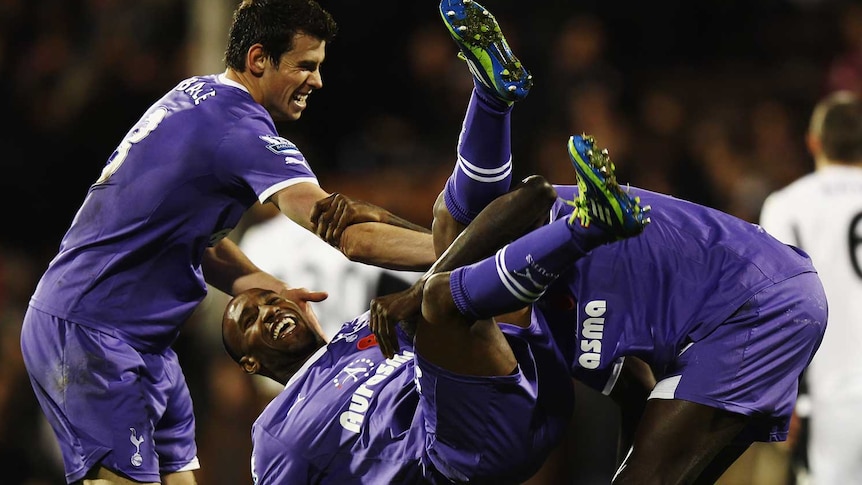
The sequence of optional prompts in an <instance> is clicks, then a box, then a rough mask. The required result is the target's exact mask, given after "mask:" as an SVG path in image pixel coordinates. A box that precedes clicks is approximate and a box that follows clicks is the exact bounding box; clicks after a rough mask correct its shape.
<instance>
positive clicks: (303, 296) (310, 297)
mask: <svg viewBox="0 0 862 485" xmlns="http://www.w3.org/2000/svg"><path fill="white" fill-rule="evenodd" d="M278 293H279V294H280V295H281V296H283V297H284V298H286V299H288V300H291V301H293V302H295V303H296V304H297V306H299V308H300V309H301V310H302V311H303V313H305V316H306V319H307V320H308V321H309V322H311V323H313V324H314V325H316V326H317V327H318V328H322V327H321V326H320V321H319V320H318V319H317V314H316V313H314V310H313V309H312V308H311V303H313V302H319V301H323V300H325V299H327V298H328V297H329V293H327V292H325V291H311V290H308V289H305V288H284V289H282V290H280V291H279V292H278Z"/></svg>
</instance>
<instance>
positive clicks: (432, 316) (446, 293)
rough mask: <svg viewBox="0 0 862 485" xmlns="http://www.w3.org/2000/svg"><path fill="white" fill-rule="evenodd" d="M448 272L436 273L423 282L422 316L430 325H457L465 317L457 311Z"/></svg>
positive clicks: (463, 320)
mask: <svg viewBox="0 0 862 485" xmlns="http://www.w3.org/2000/svg"><path fill="white" fill-rule="evenodd" d="M449 274H450V273H448V272H446V273H438V274H435V275H433V276H431V277H430V278H428V281H427V282H426V283H425V288H424V290H423V293H422V316H423V318H425V320H426V321H427V322H428V323H430V324H432V325H457V324H462V323H464V322H465V321H466V319H467V317H465V316H464V315H462V314H461V313H460V312H459V311H458V307H457V306H455V302H454V300H453V299H452V292H451V290H450V289H449Z"/></svg>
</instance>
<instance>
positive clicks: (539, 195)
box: [521, 175, 557, 208]
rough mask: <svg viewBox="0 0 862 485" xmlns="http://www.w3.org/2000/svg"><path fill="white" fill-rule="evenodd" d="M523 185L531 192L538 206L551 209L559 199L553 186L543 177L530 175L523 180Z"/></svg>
mask: <svg viewBox="0 0 862 485" xmlns="http://www.w3.org/2000/svg"><path fill="white" fill-rule="evenodd" d="M521 184H522V185H523V186H524V188H525V189H526V190H528V191H529V192H530V194H531V196H532V197H533V198H534V199H535V202H536V203H537V204H541V205H543V206H547V207H549V208H550V206H551V205H552V204H553V203H554V201H555V200H556V199H557V191H556V189H554V186H553V184H551V183H550V182H548V180H547V179H545V177H542V176H541V175H530V176H529V177H527V178H525V179H524V180H522V181H521Z"/></svg>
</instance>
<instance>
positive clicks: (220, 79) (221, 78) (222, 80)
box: [218, 73, 248, 92]
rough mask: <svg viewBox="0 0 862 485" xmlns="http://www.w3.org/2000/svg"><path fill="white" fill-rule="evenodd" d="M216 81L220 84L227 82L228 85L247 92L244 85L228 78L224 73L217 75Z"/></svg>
mask: <svg viewBox="0 0 862 485" xmlns="http://www.w3.org/2000/svg"><path fill="white" fill-rule="evenodd" d="M218 82H220V83H222V84H227V85H228V86H233V87H235V88H239V89H242V90H243V91H245V92H248V89H246V87H245V86H243V85H242V84H240V83H238V82H236V81H232V80H230V79H228V78H227V76H225V75H224V73H221V74H219V75H218Z"/></svg>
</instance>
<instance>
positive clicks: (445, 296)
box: [370, 0, 827, 484]
mask: <svg viewBox="0 0 862 485" xmlns="http://www.w3.org/2000/svg"><path fill="white" fill-rule="evenodd" d="M443 3H444V5H445V7H444V5H441V9H443V13H444V18H446V17H447V15H448V16H449V20H448V21H447V25H449V26H450V31H451V32H452V35H453V38H454V39H455V40H456V42H457V43H458V44H459V47H460V48H461V51H462V53H463V54H464V57H466V58H467V60H468V61H469V62H470V64H471V70H472V71H473V73H474V75H476V74H477V73H479V74H481V73H482V72H483V67H482V66H484V65H486V63H484V62H483V61H484V60H485V59H484V58H483V56H482V49H481V40H479V41H477V42H474V41H473V40H471V39H481V33H480V31H474V27H476V25H474V23H472V22H470V21H469V20H468V21H466V22H463V21H462V18H461V17H462V16H461V15H459V13H458V12H460V11H461V10H463V9H465V8H466V9H468V10H469V9H474V8H475V9H476V10H477V12H479V13H478V15H481V14H482V12H483V11H484V9H482V8H481V7H480V6H477V4H475V2H471V1H470V0H452V1H451V2H450V1H449V0H444V2H443ZM450 3H451V5H450ZM474 34H476V35H475V37H474ZM492 74H493V73H492ZM468 116H469V114H468ZM484 135H485V137H484V139H483V141H484V143H487V144H493V143H494V140H493V136H494V133H493V131H492V130H486V131H485V132H484ZM498 135H499V133H498ZM508 142H509V134H508V133H503V134H502V136H501V137H498V139H497V141H496V143H499V144H502V145H503V146H506V145H507V144H508ZM464 148H465V147H464V146H460V147H459V164H458V165H457V166H456V170H455V173H454V174H453V177H452V178H451V179H450V182H449V184H448V185H447V188H446V194H445V195H444V197H443V198H442V199H441V200H442V201H443V202H444V203H445V205H446V210H447V211H448V212H450V213H452V215H454V216H456V217H457V215H458V214H461V213H463V214H475V213H477V212H478V211H479V210H481V209H482V208H483V206H482V199H478V198H468V197H463V196H462V195H461V194H459V191H458V190H453V187H454V188H455V189H457V184H458V183H459V181H466V180H468V179H469V178H471V177H473V176H474V175H476V174H491V173H495V167H502V164H495V162H498V161H499V160H496V161H495V160H493V159H491V160H487V161H483V160H482V159H481V157H478V156H468V155H467V154H465V153H464ZM568 152H569V156H570V159H571V161H572V163H573V165H574V169H575V171H576V173H577V176H578V185H577V186H554V188H555V190H556V193H557V194H558V196H559V198H558V199H557V200H556V201H555V202H554V204H553V207H552V208H551V210H550V211H549V218H548V221H547V223H546V224H545V225H544V226H542V227H540V228H538V229H536V230H534V231H532V232H530V233H528V234H527V235H525V236H523V237H521V238H518V239H516V240H514V241H511V240H510V239H509V236H511V234H510V233H509V232H508V231H505V229H506V227H507V225H508V224H509V223H510V218H509V214H512V213H517V210H516V209H513V208H511V207H508V208H507V207H505V206H498V207H495V210H494V211H493V212H492V213H489V212H488V211H483V212H481V213H480V215H479V216H477V217H476V218H475V219H473V220H472V222H471V224H470V225H469V226H468V227H467V228H466V229H465V230H464V232H463V233H462V234H461V235H460V236H459V237H458V239H456V240H455V242H454V243H453V245H452V246H451V247H450V248H449V249H448V250H447V252H446V256H448V257H449V262H450V264H448V265H435V267H433V268H432V270H431V271H429V272H428V273H427V274H426V275H425V276H424V277H423V278H421V279H420V280H419V281H418V282H417V283H416V284H415V285H414V286H413V287H411V288H410V289H408V290H406V291H404V292H401V293H397V294H393V295H387V296H384V297H379V298H377V299H375V300H374V301H373V302H372V306H371V311H372V313H371V321H370V325H371V327H372V329H373V330H374V333H375V335H376V336H377V341H378V344H379V346H380V349H381V350H382V351H383V352H384V355H387V356H391V355H393V353H394V352H395V351H396V350H397V349H398V347H397V344H398V342H399V341H398V340H397V339H396V337H397V328H398V326H397V325H396V322H403V321H411V320H412V319H414V318H415V317H416V316H417V315H419V314H420V313H421V315H422V316H423V317H424V318H426V319H428V320H431V321H458V319H459V318H462V319H466V321H472V320H476V319H482V318H488V317H491V316H494V315H500V314H502V313H506V312H512V311H516V310H517V309H519V308H522V307H523V306H524V305H529V308H530V310H531V311H532V323H533V324H534V325H541V326H542V327H545V326H547V328H550V330H551V331H552V333H553V335H554V341H555V343H556V345H557V346H558V347H559V349H560V350H561V351H562V353H563V355H564V356H565V358H566V360H567V362H568V364H569V366H570V370H571V373H572V375H573V376H574V377H575V378H578V379H580V380H581V381H583V382H585V383H587V384H588V385H591V386H593V387H595V388H596V389H598V390H601V391H602V392H604V393H611V392H613V389H614V387H615V385H619V383H618V382H617V381H616V380H617V378H618V377H619V376H620V375H621V374H620V371H621V369H623V366H624V365H625V363H626V361H627V360H628V359H626V357H636V358H639V359H643V361H646V362H647V363H648V364H649V365H650V366H651V368H652V369H653V370H654V371H655V373H656V378H657V379H658V383H657V384H656V385H655V386H654V387H653V388H652V389H651V393H650V394H649V400H648V401H647V403H646V405H645V408H644V410H643V414H642V416H641V417H640V419H639V422H638V424H637V428H636V429H635V430H634V431H633V436H634V437H633V445H632V446H631V448H630V449H629V452H628V455H627V456H626V458H625V460H624V461H623V462H622V464H621V466H620V467H619V469H618V471H617V473H616V475H615V477H614V479H613V483H614V484H629V483H637V484H652V483H656V484H658V483H662V484H665V483H704V484H705V483H714V482H715V481H716V480H717V479H718V478H719V477H720V475H721V474H722V473H723V472H724V471H725V470H726V469H727V468H728V467H729V466H730V465H731V464H732V463H733V462H734V461H735V460H736V459H737V458H738V457H739V455H740V454H742V452H744V451H745V450H746V449H747V448H748V446H749V445H750V444H751V443H752V442H753V441H781V440H784V439H786V436H787V431H788V425H789V421H790V418H791V414H792V411H793V407H794V403H795V400H796V395H797V390H798V383H799V379H800V376H801V374H802V371H803V369H805V367H806V366H807V365H808V364H809V363H810V361H811V359H812V357H813V355H814V353H815V352H816V350H817V348H818V347H819V345H820V342H821V340H822V338H823V334H824V332H825V329H826V318H827V302H826V297H825V294H824V292H823V287H822V285H821V282H820V280H819V278H818V275H817V273H816V271H815V269H814V267H813V266H812V264H811V260H810V258H809V257H808V256H807V255H806V254H804V253H803V252H802V251H801V250H799V249H797V248H794V247H791V246H787V245H784V244H782V243H781V242H779V241H778V240H776V239H775V238H773V237H772V236H770V235H769V234H767V233H766V232H765V231H763V229H762V228H760V227H758V226H757V225H754V224H750V223H748V222H745V221H742V220H740V219H738V218H735V217H732V216H730V215H728V214H725V213H723V212H720V211H718V210H714V209H711V208H707V207H704V206H700V205H697V204H693V203H691V202H687V201H684V200H680V199H676V198H674V197H671V196H668V195H663V194H658V193H654V192H651V191H648V190H643V189H637V188H629V189H627V190H625V191H623V190H622V189H621V188H619V186H618V185H617V183H616V180H615V177H614V174H613V165H612V163H611V161H610V158H609V156H608V154H607V151H606V150H601V149H599V148H598V147H597V146H596V145H595V140H594V139H593V138H592V137H589V136H573V137H571V138H570V139H569V142H568ZM462 155H463V158H464V159H465V160H469V162H470V163H469V164H468V163H461V159H460V158H461V156H462ZM476 155H481V154H478V153H477V154H476ZM486 195H487V196H488V198H486V199H485V200H490V199H491V198H493V196H492V195H491V193H490V191H489V192H488V193H487V194H486ZM498 201H499V199H498V200H497V201H495V202H494V203H493V204H496V203H497V202H498ZM438 202H439V200H438ZM439 205H440V204H438V209H439ZM489 207H490V206H489ZM647 207H649V208H650V210H649V212H647V211H646V208H647ZM518 209H522V210H529V208H528V207H522V208H518ZM646 215H649V220H650V221H651V223H650V224H649V225H648V226H646V227H645V228H644V226H645V224H646V222H647V217H646ZM493 222H496V223H493ZM435 223H436V221H435ZM641 230H643V232H642V233H641V234H640V235H637V236H636V237H631V236H634V235H636V234H637V233H639V232H640V231H641ZM435 231H436V228H435ZM490 240H495V241H497V242H498V243H499V244H498V245H497V247H498V248H500V249H499V250H498V251H497V252H496V253H495V254H493V255H491V256H490V257H487V258H486V259H484V260H482V261H479V262H476V263H474V264H469V265H467V266H463V267H458V268H457V269H454V268H452V266H460V265H462V264H467V263H470V262H471V261H476V259H475V255H476V254H477V250H476V249H475V247H474V246H475V245H482V246H486V245H488V244H489V241H490ZM460 252H464V256H459V255H458V253H460ZM420 328H421V327H420Z"/></svg>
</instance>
